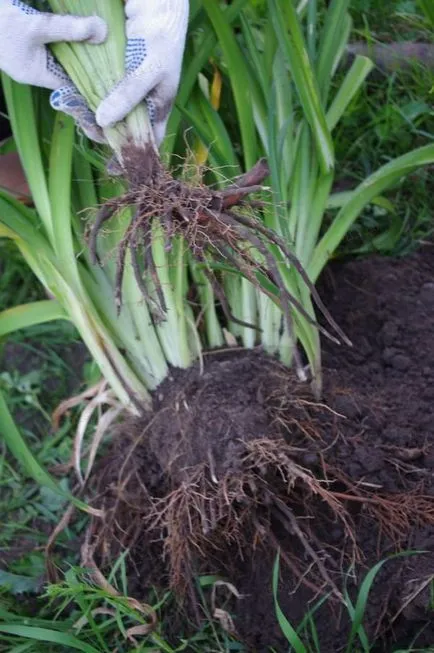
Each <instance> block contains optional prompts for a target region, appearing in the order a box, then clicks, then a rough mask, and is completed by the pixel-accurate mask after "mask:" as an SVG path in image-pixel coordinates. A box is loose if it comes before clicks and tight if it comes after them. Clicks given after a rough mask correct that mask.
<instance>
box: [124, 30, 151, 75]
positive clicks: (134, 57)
mask: <svg viewBox="0 0 434 653" xmlns="http://www.w3.org/2000/svg"><path fill="white" fill-rule="evenodd" d="M146 55H147V51H146V41H145V39H140V38H137V39H128V41H127V47H126V50H125V68H126V70H127V72H128V73H133V72H134V71H135V70H137V68H140V66H141V65H142V63H143V61H144V60H145V58H146Z"/></svg>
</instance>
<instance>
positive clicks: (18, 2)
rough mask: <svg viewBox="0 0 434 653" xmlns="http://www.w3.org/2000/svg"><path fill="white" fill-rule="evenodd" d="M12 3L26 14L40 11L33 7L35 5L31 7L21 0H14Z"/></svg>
mask: <svg viewBox="0 0 434 653" xmlns="http://www.w3.org/2000/svg"><path fill="white" fill-rule="evenodd" d="M12 4H13V6H14V7H17V8H18V9H20V10H21V11H22V12H23V13H24V14H39V11H37V10H36V9H33V7H29V5H26V4H24V2H21V0H12Z"/></svg>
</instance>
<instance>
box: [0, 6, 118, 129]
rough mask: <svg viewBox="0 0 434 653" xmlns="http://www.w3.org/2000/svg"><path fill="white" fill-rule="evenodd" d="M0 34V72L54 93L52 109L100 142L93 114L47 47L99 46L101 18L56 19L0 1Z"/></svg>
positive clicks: (102, 36)
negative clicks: (66, 44)
mask: <svg viewBox="0 0 434 653" xmlns="http://www.w3.org/2000/svg"><path fill="white" fill-rule="evenodd" d="M0 35H1V38H0V69H1V70H4V71H5V72H6V73H7V74H8V75H10V77H12V79H14V80H15V81H17V82H21V83H23V84H32V85H33V86H42V87H44V88H49V89H54V90H56V93H57V94H58V96H57V106H56V98H54V102H53V103H52V104H53V106H54V107H55V108H56V109H62V111H64V112H65V113H68V114H69V115H71V116H72V117H73V118H74V119H75V120H76V122H77V123H78V124H79V126H80V127H81V128H82V129H83V131H84V132H85V133H86V134H87V135H88V136H89V137H90V138H92V139H93V140H97V141H99V142H103V140H104V138H103V136H102V130H101V129H100V128H99V127H98V126H97V125H96V123H95V118H94V116H93V114H92V112H91V111H90V110H89V108H88V107H87V104H86V102H85V101H84V99H83V98H82V97H81V95H80V94H79V92H78V91H77V89H76V88H75V86H74V85H73V84H72V83H71V80H70V79H69V77H68V76H67V75H66V73H65V71H64V70H63V68H62V67H61V66H60V65H59V64H58V63H57V62H56V61H55V59H54V57H53V55H52V54H51V53H50V51H49V50H48V48H47V47H46V44H47V43H54V42H55V41H87V42H88V43H95V44H96V43H102V42H103V41H104V40H105V38H106V36H107V25H106V23H105V22H104V21H103V20H102V18H99V17H97V16H90V17H80V16H59V15H55V14H50V13H43V12H40V11H36V10H35V9H33V8H32V7H29V6H28V5H26V4H24V3H23V2H20V0H0Z"/></svg>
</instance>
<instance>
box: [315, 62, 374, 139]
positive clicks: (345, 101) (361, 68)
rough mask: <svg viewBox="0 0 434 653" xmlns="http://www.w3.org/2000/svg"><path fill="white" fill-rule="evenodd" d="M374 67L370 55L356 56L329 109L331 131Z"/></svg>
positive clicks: (328, 119) (327, 118)
mask: <svg viewBox="0 0 434 653" xmlns="http://www.w3.org/2000/svg"><path fill="white" fill-rule="evenodd" d="M373 67H374V62H373V61H371V59H368V57H359V56H358V57H356V58H355V60H354V62H353V65H352V66H351V68H350V70H349V71H348V72H347V74H346V76H345V79H344V80H343V82H342V84H341V85H340V87H339V90H338V92H337V93H336V96H335V98H334V100H333V102H332V104H331V106H330V108H329V110H328V111H327V115H326V120H327V125H328V128H329V129H330V131H333V129H334V128H335V127H336V125H337V124H338V122H339V120H340V119H341V118H342V116H343V114H344V112H345V110H346V109H347V107H348V106H349V104H350V102H351V101H352V100H353V98H354V97H355V95H356V94H357V93H358V91H359V90H360V87H361V86H362V84H363V82H364V81H365V79H366V78H367V76H368V75H369V73H370V72H371V70H372V69H373Z"/></svg>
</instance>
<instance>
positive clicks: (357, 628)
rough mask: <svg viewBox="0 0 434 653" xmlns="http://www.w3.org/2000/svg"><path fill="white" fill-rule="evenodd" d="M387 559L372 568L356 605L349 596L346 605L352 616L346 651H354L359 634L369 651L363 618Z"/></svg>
mask: <svg viewBox="0 0 434 653" xmlns="http://www.w3.org/2000/svg"><path fill="white" fill-rule="evenodd" d="M385 562H387V560H381V561H380V562H378V563H377V564H376V565H375V566H374V567H372V569H370V570H369V571H368V573H367V574H366V576H365V578H364V580H363V583H362V585H361V587H360V590H359V594H358V596H357V601H356V605H355V606H353V604H352V603H351V601H350V600H349V597H347V601H346V606H347V609H348V611H349V614H350V618H351V622H352V623H351V632H350V636H349V639H348V644H347V648H346V653H352V652H353V651H354V640H355V639H356V637H357V636H358V637H359V639H360V642H361V644H362V646H363V650H364V651H365V653H369V650H370V647H369V641H368V638H367V636H366V633H365V630H364V628H363V626H362V622H363V618H364V615H365V611H366V605H367V603H368V598H369V592H370V591H371V588H372V585H373V583H374V580H375V578H376V576H377V574H378V572H379V571H380V569H381V567H382V566H383V565H384V563H385Z"/></svg>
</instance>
